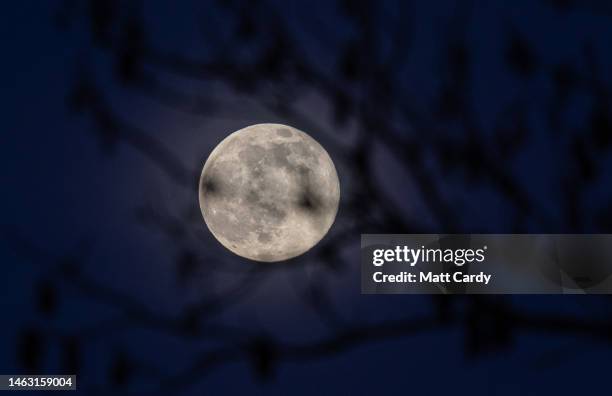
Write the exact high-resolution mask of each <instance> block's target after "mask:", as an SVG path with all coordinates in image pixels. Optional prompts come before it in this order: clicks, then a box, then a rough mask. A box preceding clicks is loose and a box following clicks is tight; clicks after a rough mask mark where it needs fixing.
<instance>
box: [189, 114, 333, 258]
mask: <svg viewBox="0 0 612 396" xmlns="http://www.w3.org/2000/svg"><path fill="white" fill-rule="evenodd" d="M199 198H200V209H201V210H202V215H203V216H204V221H205V222H206V225H207V226H208V229H209V230H210V231H211V232H212V234H213V235H214V236H215V238H217V240H218V241H219V242H220V243H221V244H222V245H223V246H225V247H226V248H227V249H229V250H231V251H232V252H234V253H236V254H237V255H239V256H242V257H246V258H248V259H251V260H257V261H269V262H271V261H281V260H287V259H290V258H292V257H295V256H299V255H300V254H302V253H304V252H306V251H307V250H309V249H310V248H312V247H313V246H315V245H316V244H317V243H318V242H319V241H320V240H321V239H322V238H323V237H324V236H325V234H326V233H327V231H328V230H329V228H330V227H331V225H332V223H333V222H334V219H335V217H336V213H337V211H338V202H339V201H340V184H339V181H338V175H337V173H336V168H335V167H334V163H333V162H332V160H331V158H330V157H329V155H328V154H327V152H326V151H325V149H324V148H323V147H321V145H320V144H319V143H317V141H316V140H314V139H313V138H311V137H310V136H309V135H307V134H306V133H304V132H302V131H300V130H297V129H295V128H292V127H290V126H287V125H281V124H257V125H252V126H249V127H246V128H244V129H241V130H239V131H237V132H234V133H232V134H231V135H229V136H228V137H227V138H225V139H224V140H223V141H222V142H221V143H219V145H218V146H217V147H216V148H215V149H214V150H213V151H212V153H211V154H210V156H209V157H208V159H207V160H206V163H205V164H204V169H203V170H202V175H201V177H200V185H199Z"/></svg>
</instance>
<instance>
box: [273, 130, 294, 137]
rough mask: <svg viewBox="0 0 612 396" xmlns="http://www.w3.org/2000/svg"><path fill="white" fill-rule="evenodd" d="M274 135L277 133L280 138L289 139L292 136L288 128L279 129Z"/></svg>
mask: <svg viewBox="0 0 612 396" xmlns="http://www.w3.org/2000/svg"><path fill="white" fill-rule="evenodd" d="M276 133H278V136H282V137H291V136H292V135H293V133H291V131H290V130H289V129H288V128H280V129H278V130H277V131H276Z"/></svg>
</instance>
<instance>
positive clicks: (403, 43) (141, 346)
mask: <svg viewBox="0 0 612 396" xmlns="http://www.w3.org/2000/svg"><path fill="white" fill-rule="evenodd" d="M174 3H175V2H162V1H150V2H149V1H147V2H139V1H133V2H132V1H109V2H103V1H83V2H79V1H70V0H68V1H48V2H36V1H22V2H14V3H13V4H5V5H4V6H3V7H2V12H1V13H0V29H1V32H2V34H1V35H0V37H1V38H0V40H1V42H2V54H3V56H2V62H0V79H1V81H0V87H1V90H2V91H1V92H2V104H3V106H2V109H3V110H2V113H1V114H2V126H1V128H0V129H1V131H2V133H1V134H0V148H1V150H2V152H1V155H0V161H2V164H1V166H0V169H1V170H0V175H1V182H2V186H3V188H2V200H3V203H4V208H5V210H4V212H3V216H2V221H1V222H0V225H1V226H2V228H3V229H2V234H1V235H2V238H1V239H0V260H1V261H0V262H1V263H2V266H3V268H4V276H3V277H2V279H3V281H4V283H3V286H2V290H3V298H2V299H1V301H2V311H3V325H2V326H1V327H0V328H1V333H0V339H1V340H2V342H1V343H0V373H1V374H21V373H23V374H25V373H40V374H46V373H48V374H52V373H58V374H59V373H75V372H76V373H77V374H78V380H79V382H78V386H79V391H80V393H83V394H123V392H125V393H130V392H133V393H134V394H164V395H165V394H185V395H191V394H203V393H206V392H207V391H208V392H209V393H213V394H233V393H238V392H240V393H255V394H278V395H285V394H312V393H314V392H317V393H321V394H345V393H346V394H349V393H357V394H361V393H363V394H365V393H374V392H381V393H384V394H406V393H414V394H419V395H421V394H425V395H426V394H441V393H454V392H457V393H459V392H470V393H473V394H500V395H516V394H517V393H520V394H525V395H530V394H534V395H535V394H543V393H553V392H555V393H557V394H570V393H576V392H581V393H586V392H591V391H595V390H598V389H599V390H601V389H606V387H607V386H608V382H609V381H608V378H607V375H608V371H609V369H608V368H609V366H610V363H611V359H610V356H611V355H610V351H611V350H610V344H609V342H610V340H611V337H612V322H610V320H611V319H612V316H611V315H612V309H611V308H612V306H611V305H610V300H609V299H608V298H606V297H605V296H604V297H601V296H520V297H517V296H514V297H509V296H505V297H503V298H501V297H499V296H489V297H487V298H480V297H479V298H471V297H469V296H454V297H453V298H433V297H432V296H400V295H395V296H393V295H392V296H382V295H381V296H373V295H361V294H360V274H359V237H360V234H361V233H378V232H380V233H383V232H388V233H416V232H423V233H426V232H429V233H455V232H457V233H470V232H474V233H475V232H481V233H536V232H537V233H610V232H611V231H612V204H611V202H612V201H611V197H612V188H611V186H612V176H611V172H610V170H612V158H611V156H610V150H611V149H612V106H611V103H610V100H611V99H612V96H611V95H612V75H611V72H610V71H611V70H612V55H611V53H610V50H609V48H610V44H611V43H612V24H611V23H610V22H611V21H612V7H611V6H608V5H607V3H606V2H604V1H597V0H586V1H581V2H579V1H571V0H565V1H553V0H550V1H541V0H538V1H526V0H525V1H515V2H501V1H465V2H463V1H461V2H451V1H439V2H438V1H436V2H430V1H411V2H407V1H406V2H404V1H397V2H392V1H383V2H372V3H368V2H360V1H355V2H348V1H339V2H324V1H314V2H297V1H290V2H284V1H278V2H274V1H256V2H249V1H211V2H191V1H185V2H176V3H178V4H174ZM263 122H266V123H267V122H271V123H272V122H274V123H276V122H277V123H284V124H289V125H292V126H294V127H296V128H299V129H301V130H303V131H305V132H308V133H309V134H311V135H312V136H313V137H314V138H315V139H317V140H318V141H319V142H320V143H321V144H322V145H323V146H324V147H325V148H326V149H327V151H328V152H329V154H330V156H331V157H332V158H333V159H334V162H335V164H336V166H337V168H338V174H339V178H340V183H341V188H342V195H341V197H342V198H341V204H340V210H339V213H338V218H337V220H336V223H335V224H334V226H333V227H332V229H331V231H330V233H329V234H328V236H327V237H326V238H325V239H324V240H323V242H322V243H321V244H320V245H318V246H317V247H316V248H314V249H313V250H312V251H310V252H308V253H307V254H305V255H304V256H302V257H300V258H298V259H295V260H290V261H289V262H287V263H279V264H265V265H264V264H256V263H252V262H250V261H248V260H245V259H241V258H239V257H236V256H234V255H232V254H231V253H230V252H228V251H227V250H225V249H224V248H223V247H222V246H221V245H220V244H218V242H217V241H216V240H215V239H214V238H213V237H212V235H210V233H209V232H208V230H207V229H206V225H205V224H204V222H203V220H202V217H201V214H200V212H199V206H198V201H197V199H198V195H197V179H198V177H199V173H200V171H201V168H202V166H203V164H204V161H205V160H206V158H207V156H208V154H209V153H210V151H211V150H212V149H213V148H214V147H215V146H216V145H217V144H218V143H219V142H220V141H221V140H222V139H223V138H224V137H225V136H227V135H228V134H229V133H231V132H233V131H236V130H238V129H240V128H243V127H245V126H247V125H251V124H256V123H263ZM270 266H272V267H270ZM444 297H450V296H444ZM510 311H512V312H520V313H525V314H526V315H533V317H536V318H537V317H541V318H548V317H554V318H561V319H560V320H559V321H554V320H550V321H547V322H546V321H543V322H542V323H539V322H538V323H539V324H538V323H535V324H534V322H530V321H528V320H519V319H516V318H517V317H518V316H520V315H518V316H517V315H515V316H512V315H509V314H508V316H507V317H505V318H504V313H505V312H510ZM509 317H510V318H511V319H508V318H509ZM512 318H514V319H512ZM175 387H176V388H178V389H177V390H176V391H174V390H172V389H174V388H175Z"/></svg>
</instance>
